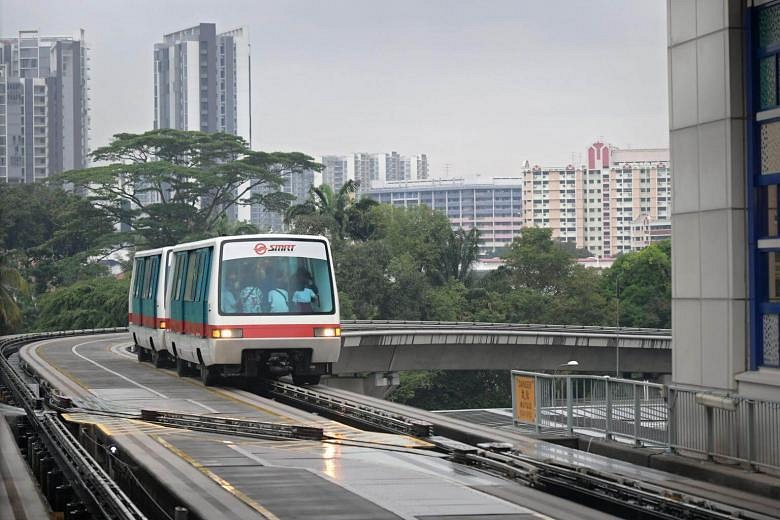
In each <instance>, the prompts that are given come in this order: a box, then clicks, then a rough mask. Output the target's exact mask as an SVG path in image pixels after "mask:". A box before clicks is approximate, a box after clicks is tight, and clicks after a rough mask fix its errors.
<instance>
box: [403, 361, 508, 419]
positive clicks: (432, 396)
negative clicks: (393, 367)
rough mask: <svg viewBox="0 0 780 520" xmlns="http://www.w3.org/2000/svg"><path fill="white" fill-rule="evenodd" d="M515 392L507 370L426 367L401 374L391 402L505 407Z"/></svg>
mask: <svg viewBox="0 0 780 520" xmlns="http://www.w3.org/2000/svg"><path fill="white" fill-rule="evenodd" d="M511 398H512V391H511V390H510V387H509V371H508V370H423V371H417V372H405V373H402V374H401V385H400V386H399V387H398V388H397V389H395V390H394V391H393V392H392V393H391V394H390V395H389V396H388V399H389V400H390V401H395V402H398V403H403V404H408V405H410V406H415V407H418V408H423V409H425V410H452V409H459V408H503V407H507V406H510V404H511Z"/></svg>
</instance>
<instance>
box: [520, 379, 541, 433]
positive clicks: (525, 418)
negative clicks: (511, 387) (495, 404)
mask: <svg viewBox="0 0 780 520" xmlns="http://www.w3.org/2000/svg"><path fill="white" fill-rule="evenodd" d="M515 420H516V421H518V422H524V423H531V424H533V423H536V392H535V389H534V378H533V377H527V376H515Z"/></svg>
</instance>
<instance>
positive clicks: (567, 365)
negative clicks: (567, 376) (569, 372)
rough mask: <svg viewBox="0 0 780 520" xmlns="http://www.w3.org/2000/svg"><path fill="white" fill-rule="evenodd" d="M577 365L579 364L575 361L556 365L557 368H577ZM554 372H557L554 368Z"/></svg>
mask: <svg viewBox="0 0 780 520" xmlns="http://www.w3.org/2000/svg"><path fill="white" fill-rule="evenodd" d="M579 365H580V363H579V362H578V361H577V360H576V359H572V360H569V361H567V362H566V363H561V364H560V365H558V368H564V367H576V366H579ZM556 370H558V369H557V368H556Z"/></svg>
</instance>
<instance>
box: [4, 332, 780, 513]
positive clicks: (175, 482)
mask: <svg viewBox="0 0 780 520" xmlns="http://www.w3.org/2000/svg"><path fill="white" fill-rule="evenodd" d="M129 344H130V341H129V338H128V336H127V335H126V334H114V335H103V336H82V337H65V338H61V337H59V338H50V339H46V338H43V339H41V340H40V341H35V342H33V343H30V344H28V345H25V346H24V347H23V348H22V349H21V351H20V352H19V354H18V356H15V358H16V359H15V361H18V362H21V364H22V365H24V366H26V367H27V371H28V372H29V373H34V374H37V377H38V378H39V380H40V381H41V382H43V383H44V392H43V395H49V394H50V392H49V391H48V390H47V389H46V387H48V386H49V385H51V386H52V387H53V388H56V391H55V392H53V393H51V395H50V397H56V396H57V395H58V394H64V395H67V396H70V399H62V398H55V399H53V400H50V399H47V402H51V403H53V404H54V405H55V406H58V407H61V408H62V409H63V411H64V412H65V413H63V415H62V416H63V418H64V419H65V421H66V422H67V423H68V424H69V425H70V427H71V428H74V427H75V428H76V430H77V433H78V438H79V440H80V442H81V443H82V444H83V445H84V446H87V447H89V451H90V452H91V453H92V455H93V456H94V457H95V458H96V460H98V461H101V464H102V465H103V466H104V467H105V468H107V469H106V471H107V472H108V473H109V474H111V475H112V477H113V478H114V479H115V480H116V481H117V482H118V483H119V484H120V485H121V486H122V487H123V489H126V490H127V492H128V494H129V496H132V497H133V499H134V500H135V501H137V503H138V504H142V505H143V509H144V511H146V512H148V511H152V512H154V508H155V507H157V508H159V510H160V511H167V512H169V513H170V512H171V511H172V509H173V508H174V507H175V506H179V507H182V506H183V507H186V508H187V509H188V510H189V515H190V516H189V518H217V517H219V518H252V517H258V518H301V517H311V518H346V517H352V518H418V519H425V520H433V519H440V518H454V517H456V518H464V519H471V520H476V519H478V518H488V517H489V518H491V519H498V520H513V519H521V518H534V517H540V515H546V516H548V517H553V518H605V517H608V516H607V515H605V514H604V513H600V512H597V511H593V510H592V509H590V508H589V507H587V506H586V505H584V504H582V503H577V502H571V501H569V500H563V499H561V498H560V497H557V496H554V495H550V494H547V493H542V492H540V491H538V490H536V489H532V488H529V487H527V486H522V485H519V484H518V482H525V483H526V484H533V483H535V484H533V485H535V486H541V487H543V488H545V489H549V490H554V489H556V488H557V489H560V490H562V491H561V493H562V494H564V495H566V496H567V497H574V496H576V497H578V499H579V500H596V501H603V500H604V499H605V498H607V497H610V498H608V501H610V502H611V503H613V504H615V505H616V506H617V507H618V508H625V507H628V508H633V509H634V510H635V511H636V510H637V508H639V510H641V511H642V514H643V515H649V516H648V517H653V518H669V517H676V516H679V515H678V514H674V515H672V516H669V514H671V513H668V514H666V516H663V515H661V516H659V515H658V512H660V511H662V510H666V511H677V512H678V513H679V512H682V513H690V514H689V515H688V516H689V517H690V518H721V519H723V518H732V517H734V516H733V514H732V513H733V512H735V511H736V512H738V513H739V514H740V515H742V517H743V518H768V517H767V516H766V515H763V514H762V513H761V512H760V511H756V510H755V508H752V509H751V508H747V509H744V508H739V507H737V506H734V505H730V504H728V503H725V504H724V503H720V502H718V501H717V500H713V499H711V498H707V497H703V496H701V495H691V494H690V493H688V492H685V491H683V490H682V485H681V484H679V483H677V484H674V485H672V486H671V487H670V486H669V485H665V484H664V482H665V480H668V481H674V480H675V477H672V476H670V475H668V474H664V473H662V472H652V471H650V472H648V471H647V470H646V469H645V468H637V467H635V466H632V465H630V464H624V463H620V462H617V461H611V460H609V459H604V458H603V457H596V456H593V455H589V454H587V453H583V452H577V451H574V450H568V449H566V448H563V447H560V446H555V445H550V444H547V443H543V442H539V441H536V440H533V439H528V438H524V437H522V436H521V435H519V434H518V435H514V434H512V433H511V432H509V433H508V432H499V431H496V430H494V429H490V428H485V427H479V426H477V425H468V424H465V423H457V422H453V420H452V419H449V418H442V417H438V418H435V420H434V419H433V418H430V416H432V415H433V414H428V413H427V412H423V411H421V410H415V409H412V408H408V407H402V406H400V405H394V404H392V403H386V402H384V401H378V400H372V399H370V398H366V397H364V396H363V397H361V396H357V395H355V394H351V393H348V392H343V391H339V390H334V389H328V388H324V387H312V388H304V389H299V390H298V391H296V390H295V389H296V388H299V387H294V386H293V385H286V386H285V385H283V384H282V385H280V386H279V388H277V389H274V390H273V393H272V396H273V397H274V399H273V400H272V399H269V398H268V397H261V396H259V395H256V394H255V393H253V392H250V391H247V390H240V389H235V388H227V387H222V388H207V387H203V386H201V385H200V384H199V383H197V382H195V381H194V380H192V379H189V378H179V377H178V376H176V374H175V373H174V372H173V371H169V370H159V369H154V368H153V367H152V366H150V365H147V364H142V363H138V361H137V360H136V359H135V357H134V356H133V355H132V354H131V353H130V352H129V351H128V350H129ZM288 390H289V391H290V392H292V394H287V393H286V392H288ZM296 399H297V400H298V401H299V402H300V403H301V405H300V406H298V405H296V406H295V407H292V406H289V405H288V404H283V402H289V401H291V400H296ZM307 403H310V405H308V404H307ZM309 407H312V408H313V409H316V410H318V411H321V412H322V413H321V414H319V415H312V414H310V413H308V412H306V411H304V410H306V409H308V408H309ZM348 408H353V409H354V408H361V409H363V410H364V411H365V410H372V412H371V413H372V414H374V415H376V416H380V415H381V416H382V418H383V420H387V417H389V415H388V414H390V415H393V416H397V417H404V416H405V417H413V418H414V420H415V421H417V422H420V421H422V422H426V421H429V418H430V419H431V420H430V424H431V425H432V427H433V428H434V432H435V435H434V436H432V437H410V436H408V435H399V434H387V433H377V432H371V431H367V430H364V429H359V428H355V427H354V426H349V425H348V424H347V423H344V422H343V421H341V420H334V419H336V418H337V417H341V416H342V415H344V417H348V416H349V417H354V416H351V415H349V414H348V413H346V410H347V409H348ZM148 409H154V410H158V411H161V412H160V413H153V414H149V413H146V414H144V415H141V414H140V413H139V411H140V410H148ZM164 410H169V412H164ZM323 414H324V415H323ZM325 416H329V417H332V418H330V419H328V418H326V417H325ZM166 417H167V419H166V420H168V422H167V423H164V421H162V420H161V418H166ZM197 417H200V418H201V419H203V420H201V421H200V422H199V423H198V427H197V428H194V429H193V428H182V425H181V424H179V425H178V426H176V425H174V424H173V423H172V422H171V421H173V422H175V421H179V422H181V421H188V420H193V418H197ZM206 418H208V421H206V420H205V419H206ZM141 419H144V420H141ZM146 419H148V420H146ZM150 421H151V422H150ZM348 422H351V421H348ZM217 423H223V424H224V425H229V426H230V427H231V428H234V429H233V430H230V432H228V431H227V430H226V429H225V428H222V429H220V427H219V426H218V424H217ZM252 424H256V425H261V424H262V425H264V426H263V427H264V428H271V429H273V428H274V427H277V428H279V429H280V430H279V432H281V430H282V429H284V428H283V426H284V425H293V426H297V427H300V428H305V429H306V431H307V432H308V433H309V434H311V433H312V432H313V431H319V432H321V433H320V435H321V438H311V437H310V436H309V437H306V438H294V437H290V436H286V437H285V436H283V435H281V433H279V434H278V435H268V434H267V433H266V434H262V435H254V436H248V434H247V432H246V431H244V432H238V431H237V430H235V428H236V427H239V426H241V427H243V428H250V427H251V425H252ZM376 424H380V423H376ZM381 424H384V423H381ZM464 424H465V425H464ZM204 425H205V426H204ZM209 425H210V426H209ZM208 428H212V429H213V431H209V432H207V431H204V429H208ZM250 429H251V428H250ZM252 431H259V430H257V429H256V428H255V429H254V430H252ZM448 433H452V434H453V436H452V438H453V439H456V438H462V439H464V440H467V441H471V440H473V441H475V442H476V441H480V440H488V441H502V440H503V441H505V442H509V443H510V444H512V445H513V446H514V449H515V450H517V451H516V452H515V454H510V453H504V452H503V451H501V450H503V448H500V447H499V446H496V447H495V449H496V450H499V451H496V452H491V451H485V450H492V449H493V448H491V447H485V448H481V449H478V448H476V447H474V446H470V445H459V444H458V443H457V442H456V441H455V440H447V438H445V437H441V436H442V435H448ZM464 434H465V436H463V435H464ZM459 435H460V436H461V437H458V436H459ZM442 443H443V444H442ZM434 446H435V447H437V449H433V448H434ZM442 447H448V448H447V449H446V450H444V451H442ZM448 453H449V454H448ZM458 460H460V462H457V461H458ZM127 468H134V469H133V470H132V471H131V473H132V475H131V476H129V475H128V473H127V471H126V469H127ZM586 468H587V470H586ZM506 475H512V476H513V478H512V479H508V478H507V477H506ZM131 477H132V478H131ZM627 479H628V480H627ZM629 481H630V482H633V484H630V485H628V484H627V482H629ZM594 485H595V486H596V487H595V488H594V487H593V486H594ZM571 486H574V487H573V488H572V489H577V490H579V491H574V492H566V491H565V490H566V489H569V487H571ZM691 489H693V486H691ZM603 493H607V494H606V495H604V494H603ZM613 494H614V495H613ZM619 497H634V498H631V499H630V500H631V501H634V502H633V505H631V504H630V503H629V502H622V503H621V502H620V500H628V499H627V498H619ZM658 508H660V509H658ZM670 508H671V509H670ZM164 516H165V515H162V514H150V515H149V516H148V517H150V518H157V517H160V518H162V517H164ZM169 516H170V515H169Z"/></svg>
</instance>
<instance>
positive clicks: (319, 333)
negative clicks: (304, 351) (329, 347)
mask: <svg viewBox="0 0 780 520" xmlns="http://www.w3.org/2000/svg"><path fill="white" fill-rule="evenodd" d="M314 336H315V337H318V338H337V337H339V336H341V327H319V328H316V329H314Z"/></svg>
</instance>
